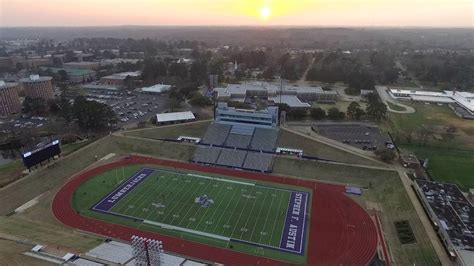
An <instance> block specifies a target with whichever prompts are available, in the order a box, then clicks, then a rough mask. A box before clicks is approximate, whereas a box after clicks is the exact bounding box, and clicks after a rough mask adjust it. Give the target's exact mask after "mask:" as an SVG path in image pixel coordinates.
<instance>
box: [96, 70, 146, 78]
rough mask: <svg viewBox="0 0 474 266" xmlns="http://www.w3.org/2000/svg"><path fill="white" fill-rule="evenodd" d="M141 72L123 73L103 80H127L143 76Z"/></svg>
mask: <svg viewBox="0 0 474 266" xmlns="http://www.w3.org/2000/svg"><path fill="white" fill-rule="evenodd" d="M141 74H142V73H141V71H135V72H122V73H115V74H112V75H109V76H105V77H102V78H105V79H126V78H127V77H129V76H130V77H133V78H135V77H139V76H140V75H141Z"/></svg>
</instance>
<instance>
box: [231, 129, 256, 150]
mask: <svg viewBox="0 0 474 266" xmlns="http://www.w3.org/2000/svg"><path fill="white" fill-rule="evenodd" d="M251 140H252V135H250V136H249V135H238V134H232V133H231V134H229V137H227V141H226V143H225V146H226V147H230V148H240V149H248V148H249V146H250V141H251Z"/></svg>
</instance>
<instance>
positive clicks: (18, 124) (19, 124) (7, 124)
mask: <svg viewBox="0 0 474 266" xmlns="http://www.w3.org/2000/svg"><path fill="white" fill-rule="evenodd" d="M49 122H50V120H49V118H47V117H42V116H31V117H30V116H27V115H22V116H18V117H17V118H10V119H7V118H3V119H0V133H5V134H6V133H7V132H8V129H13V130H16V131H19V130H26V129H41V128H43V127H44V126H46V125H47V124H48V123H49Z"/></svg>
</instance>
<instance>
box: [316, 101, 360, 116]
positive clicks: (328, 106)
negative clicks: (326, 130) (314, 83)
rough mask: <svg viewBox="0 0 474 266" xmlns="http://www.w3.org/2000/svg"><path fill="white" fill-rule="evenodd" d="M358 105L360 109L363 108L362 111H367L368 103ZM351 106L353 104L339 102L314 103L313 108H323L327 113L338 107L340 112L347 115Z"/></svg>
mask: <svg viewBox="0 0 474 266" xmlns="http://www.w3.org/2000/svg"><path fill="white" fill-rule="evenodd" d="M358 103H359V105H360V108H362V110H365V108H366V107H367V103H365V102H358ZM349 104H351V102H346V101H337V102H336V103H334V104H328V103H314V104H313V106H312V107H321V109H323V110H326V111H327V110H329V109H331V108H333V107H336V108H338V109H339V111H342V112H344V113H345V112H346V111H347V107H349Z"/></svg>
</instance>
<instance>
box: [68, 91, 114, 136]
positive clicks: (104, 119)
mask: <svg viewBox="0 0 474 266" xmlns="http://www.w3.org/2000/svg"><path fill="white" fill-rule="evenodd" d="M72 109H73V114H74V118H75V119H76V120H77V124H78V125H79V127H81V128H82V129H87V130H101V129H105V128H108V127H110V126H112V125H113V124H114V123H116V121H117V117H116V116H115V113H114V111H113V110H112V109H111V108H110V106H108V105H106V104H103V103H98V102H96V101H88V100H87V99H86V98H84V97H83V96H78V97H76V99H75V100H74V105H73V107H72Z"/></svg>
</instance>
